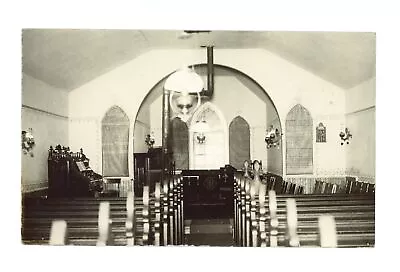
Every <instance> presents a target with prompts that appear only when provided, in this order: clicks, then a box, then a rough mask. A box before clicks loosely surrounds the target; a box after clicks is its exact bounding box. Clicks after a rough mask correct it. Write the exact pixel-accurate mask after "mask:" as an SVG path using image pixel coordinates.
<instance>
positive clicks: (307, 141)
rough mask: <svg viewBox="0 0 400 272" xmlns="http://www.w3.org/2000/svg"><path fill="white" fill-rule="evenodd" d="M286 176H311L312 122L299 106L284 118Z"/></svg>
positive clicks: (309, 115)
mask: <svg viewBox="0 0 400 272" xmlns="http://www.w3.org/2000/svg"><path fill="white" fill-rule="evenodd" d="M285 124H286V131H285V134H286V174H287V175H299V174H313V120H312V117H311V114H310V112H309V111H308V110H307V109H306V108H305V107H303V106H302V105H300V104H297V105H295V106H294V107H293V108H292V109H291V110H290V111H289V113H288V114H287V116H286V123H285Z"/></svg>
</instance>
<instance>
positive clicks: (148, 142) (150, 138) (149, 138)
mask: <svg viewBox="0 0 400 272" xmlns="http://www.w3.org/2000/svg"><path fill="white" fill-rule="evenodd" d="M145 143H146V145H147V147H148V148H149V149H151V148H153V145H154V143H155V139H154V135H153V132H152V133H151V135H150V134H147V136H146V140H145Z"/></svg>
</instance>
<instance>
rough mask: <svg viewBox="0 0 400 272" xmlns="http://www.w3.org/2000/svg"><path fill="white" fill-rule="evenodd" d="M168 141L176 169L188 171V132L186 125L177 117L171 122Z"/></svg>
mask: <svg viewBox="0 0 400 272" xmlns="http://www.w3.org/2000/svg"><path fill="white" fill-rule="evenodd" d="M169 139H170V150H171V151H172V156H173V160H174V161H175V167H176V169H189V131H188V127H187V125H186V123H185V122H183V121H182V120H181V119H180V118H178V117H176V118H174V119H172V121H171V129H170V137H169Z"/></svg>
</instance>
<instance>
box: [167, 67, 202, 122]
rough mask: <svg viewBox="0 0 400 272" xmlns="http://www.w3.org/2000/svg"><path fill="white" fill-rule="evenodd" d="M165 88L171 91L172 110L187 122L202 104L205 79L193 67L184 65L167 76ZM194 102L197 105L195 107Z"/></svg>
mask: <svg viewBox="0 0 400 272" xmlns="http://www.w3.org/2000/svg"><path fill="white" fill-rule="evenodd" d="M164 88H165V89H166V90H168V91H170V96H169V102H170V105H171V109H172V111H173V112H174V113H175V114H176V115H177V116H178V117H179V118H180V119H181V120H182V121H184V122H187V120H188V119H189V118H190V116H191V115H192V113H193V112H195V111H196V110H197V108H198V107H199V106H200V104H201V96H200V92H201V91H202V90H203V88H204V82H203V79H202V78H201V77H200V76H199V75H198V74H197V73H196V72H195V71H194V70H193V69H189V68H188V67H183V68H182V69H180V70H177V71H176V72H175V73H173V74H171V75H170V76H169V77H168V78H167V80H166V81H165V85H164ZM195 100H197V101H196V102H195ZM193 104H196V106H195V107H193Z"/></svg>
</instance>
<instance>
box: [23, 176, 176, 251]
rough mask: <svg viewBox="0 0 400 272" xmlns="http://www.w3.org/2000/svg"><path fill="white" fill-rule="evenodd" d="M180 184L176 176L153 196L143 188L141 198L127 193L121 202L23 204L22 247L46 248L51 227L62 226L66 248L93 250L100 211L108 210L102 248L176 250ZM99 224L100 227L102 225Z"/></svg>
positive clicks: (86, 200) (44, 201)
mask: <svg viewBox="0 0 400 272" xmlns="http://www.w3.org/2000/svg"><path fill="white" fill-rule="evenodd" d="M181 181H182V178H181V177H179V176H173V177H167V178H166V180H165V181H164V182H163V184H162V185H161V184H159V183H157V185H156V188H155V192H154V193H152V194H150V193H149V189H148V187H147V188H145V189H144V195H143V197H142V198H138V197H134V194H133V193H130V194H129V196H128V197H126V198H105V199H93V198H92V199H91V198H79V199H42V200H37V199H26V200H25V201H24V203H23V207H24V209H23V228H22V240H23V242H24V243H26V244H47V243H49V239H50V236H51V235H50V228H51V225H52V222H53V221H58V222H60V221H65V224H66V226H67V229H68V243H70V244H74V245H96V244H98V240H99V239H100V238H99V237H100V234H99V233H100V229H101V227H100V220H99V219H98V218H99V216H100V215H99V214H100V213H102V216H103V217H104V218H107V216H106V214H107V212H104V211H102V210H101V209H102V208H101V207H102V205H103V206H104V205H108V207H109V208H108V211H109V215H108V218H109V219H111V222H112V223H111V224H110V228H109V229H110V230H111V232H110V235H109V236H111V237H112V239H109V240H108V241H107V243H108V244H113V245H149V244H153V245H168V244H180V243H182V241H183V234H182V233H183V218H182V217H183V215H182V206H183V205H182V201H183V200H182V185H181ZM104 203H107V204H104ZM103 209H106V210H107V208H103ZM103 217H102V218H103ZM104 220H106V219H104ZM101 222H103V225H102V226H103V227H104V225H105V223H104V222H105V221H101ZM57 224H58V226H61V225H62V223H57ZM57 224H56V226H57ZM60 224H61V225H60ZM103 240H104V239H103Z"/></svg>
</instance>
